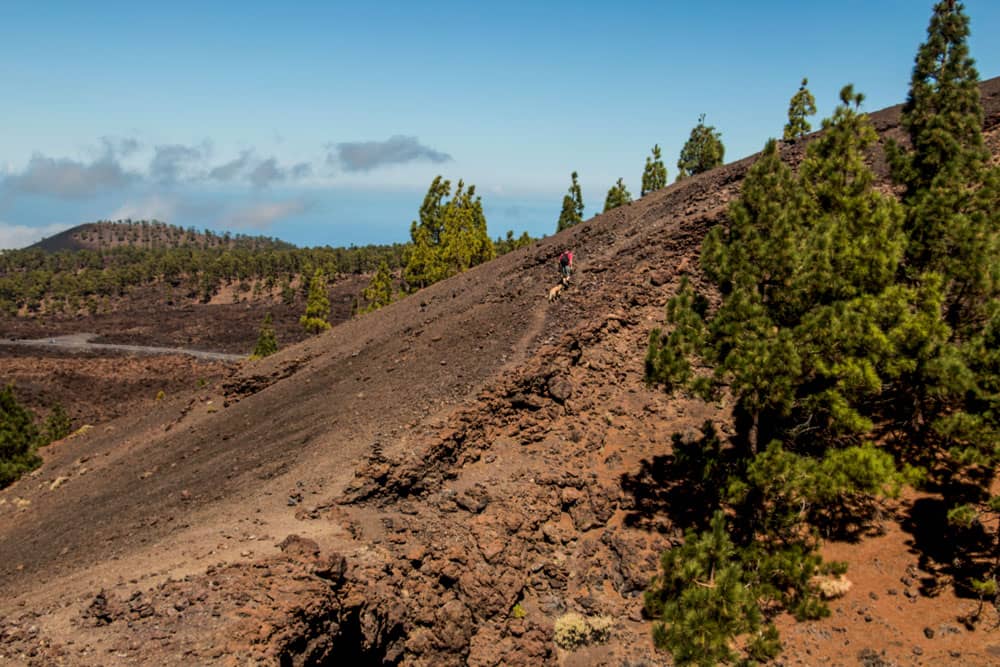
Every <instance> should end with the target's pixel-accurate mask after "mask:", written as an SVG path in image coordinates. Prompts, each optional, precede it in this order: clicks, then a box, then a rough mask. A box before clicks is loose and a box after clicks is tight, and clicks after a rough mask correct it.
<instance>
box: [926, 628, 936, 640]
mask: <svg viewBox="0 0 1000 667" xmlns="http://www.w3.org/2000/svg"><path fill="white" fill-rule="evenodd" d="M924 637H927V638H928V639H934V628H924Z"/></svg>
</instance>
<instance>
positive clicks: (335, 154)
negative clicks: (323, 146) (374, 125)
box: [327, 134, 452, 171]
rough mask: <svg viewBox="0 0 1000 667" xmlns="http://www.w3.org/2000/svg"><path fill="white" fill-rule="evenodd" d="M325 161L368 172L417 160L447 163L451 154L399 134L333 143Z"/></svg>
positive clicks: (345, 168) (350, 169)
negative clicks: (375, 138)
mask: <svg viewBox="0 0 1000 667" xmlns="http://www.w3.org/2000/svg"><path fill="white" fill-rule="evenodd" d="M332 148H333V150H332V151H331V152H330V153H329V154H328V155H327V162H328V163H331V164H334V163H339V164H340V165H341V166H342V167H343V168H344V170H345V171H371V170H372V169H377V168H378V167H384V166H387V165H394V164H405V163H407V162H415V161H418V160H427V161H429V162H433V163H436V164H438V163H442V162H450V161H451V159H452V158H451V156H450V155H448V154H447V153H442V152H440V151H436V150H434V149H433V148H430V147H429V146H424V145H423V144H421V143H420V142H419V141H417V138H416V137H408V136H404V135H401V134H397V135H395V136H392V137H389V138H388V139H387V140H385V141H356V142H346V143H339V144H334V145H333V146H332Z"/></svg>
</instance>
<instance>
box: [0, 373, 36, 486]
mask: <svg viewBox="0 0 1000 667" xmlns="http://www.w3.org/2000/svg"><path fill="white" fill-rule="evenodd" d="M37 441H38V427H37V426H36V425H35V418H34V415H32V414H31V412H29V411H28V410H26V409H25V408H23V407H21V404H20V403H18V402H17V397H16V396H15V395H14V386H13V385H7V386H6V387H4V388H3V389H0V488H3V487H5V486H8V485H9V484H11V483H12V482H14V481H15V480H16V479H17V478H18V477H20V476H21V475H22V474H23V473H25V472H28V471H29V470H33V469H34V468H37V467H38V466H39V464H41V462H42V460H41V457H39V456H38V454H36V453H35V447H36V444H37Z"/></svg>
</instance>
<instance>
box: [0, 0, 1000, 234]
mask: <svg viewBox="0 0 1000 667" xmlns="http://www.w3.org/2000/svg"><path fill="white" fill-rule="evenodd" d="M284 4H285V5H286V6H282V5H280V4H279V3H263V2H253V1H249V0H244V1H242V2H239V3H226V2H213V3H193V2H192V3H188V2H181V1H178V2H171V3H136V2H134V1H133V2H101V3H82V2H47V3H37V2H21V1H20V0H7V1H6V2H4V3H3V5H2V7H0V83H2V86H3V90H4V93H5V94H4V95H3V113H2V115H0V248H4V247H16V246H20V245H25V244H28V243H31V242H33V241H35V240H37V239H38V238H40V237H41V236H43V235H47V234H51V233H54V232H55V231H58V230H59V229H62V228H66V227H69V226H72V225H75V224H78V223H80V222H87V221H92V220H96V219H116V218H123V217H132V218H134V219H139V218H144V217H145V218H154V217H155V218H158V219H160V220H165V221H167V222H171V223H174V224H179V225H183V226H195V227H197V228H199V229H200V228H204V227H209V228H212V229H218V230H224V229H228V230H231V231H235V232H244V233H250V234H258V233H259V234H266V235H271V236H277V237H279V238H282V239H285V240H288V241H291V242H293V243H296V244H300V245H322V244H330V245H345V244H350V243H356V244H362V243H388V242H394V241H405V240H407V238H408V229H409V223H410V221H411V220H412V219H413V218H414V217H416V214H417V210H418V208H419V205H420V201H421V200H422V198H423V194H424V192H425V191H426V189H427V186H428V184H429V183H430V181H431V179H433V177H434V176H435V175H436V174H443V175H444V176H445V177H446V178H449V179H451V180H452V181H457V180H458V179H460V178H461V179H464V180H465V181H466V183H474V184H475V185H476V186H477V191H478V192H479V193H480V194H481V195H482V197H483V203H484V206H485V208H486V213H487V220H488V222H489V225H490V231H491V233H492V234H493V235H494V236H497V235H500V234H502V233H504V232H505V231H506V230H507V229H514V230H515V231H517V232H520V231H524V230H526V231H528V232H530V233H531V234H533V235H536V236H537V235H542V234H549V233H552V231H553V230H554V229H555V221H556V219H557V217H558V214H559V207H560V204H561V200H562V195H563V194H564V193H565V191H566V189H567V187H568V185H569V174H570V172H571V171H573V170H576V171H578V172H579V173H580V180H581V185H582V187H583V194H584V201H585V203H586V206H587V209H586V215H587V216H588V217H589V216H591V215H594V214H596V213H598V212H600V209H601V207H602V205H603V201H604V195H605V194H606V192H607V189H608V188H609V187H610V186H611V185H612V184H613V183H614V182H615V180H616V179H617V178H619V177H623V178H624V179H625V183H626V185H627V186H628V187H629V189H630V190H631V191H632V193H633V195H638V191H639V189H640V187H639V186H640V177H641V173H642V167H643V164H644V162H645V158H646V156H647V155H648V154H649V151H650V148H651V147H652V145H653V144H654V143H658V144H660V146H661V147H662V148H663V153H664V160H665V162H666V163H667V168H668V172H669V178H671V180H672V179H673V176H674V174H675V173H676V165H675V163H676V161H677V154H678V152H679V151H680V148H681V146H682V145H683V143H684V141H685V140H686V138H687V135H688V133H689V132H690V130H691V127H692V126H693V125H694V124H695V123H696V122H697V119H698V116H699V114H701V113H705V114H706V122H707V123H708V124H710V125H714V126H715V127H716V128H717V129H718V130H719V131H720V132H721V133H722V139H723V142H724V143H725V145H726V160H727V161H730V160H735V159H738V158H741V157H744V156H746V155H749V154H751V153H753V152H756V151H757V150H759V149H760V147H761V146H762V145H763V144H764V141H765V140H766V138H767V137H769V136H774V135H778V134H780V132H781V127H782V125H783V124H784V122H785V120H786V111H787V105H788V99H789V97H790V96H791V95H792V94H793V93H794V92H795V90H796V89H797V87H798V84H799V81H800V80H801V78H802V77H803V76H807V77H809V82H810V89H811V90H812V92H813V93H814V95H815V96H816V98H817V102H818V106H819V110H820V115H819V117H822V116H824V115H828V114H829V113H830V112H831V111H832V109H833V106H834V104H835V103H836V100H837V92H838V91H839V90H840V88H841V87H842V86H843V85H844V84H846V83H853V84H854V85H855V87H856V89H858V90H859V91H861V92H864V93H865V94H866V96H867V102H866V108H867V109H869V110H877V109H880V108H882V107H885V106H889V105H892V104H896V103H899V102H902V101H903V100H904V99H905V96H906V91H907V87H908V82H909V75H910V71H911V69H912V65H913V57H914V55H915V53H916V49H917V46H918V45H919V44H920V42H921V41H923V39H924V36H925V33H926V26H927V22H928V19H929V16H930V11H931V7H932V4H933V3H932V2H931V1H930V0H839V1H837V2H818V1H817V2H813V3H803V2H801V0H778V1H774V2H746V0H739V1H736V0H732V1H730V0H718V1H715V2H712V1H706V2H701V3H693V2H676V1H671V0H660V1H659V2H621V3H608V2H606V1H605V2H599V3H598V2H587V1H585V0H578V1H577V2H561V1H560V2H531V3H528V2H525V3H519V2H512V1H509V0H508V1H507V2H492V1H482V2H478V3H457V2H434V1H425V2H380V3H377V4H375V3H364V2H357V1H356V0H354V1H352V2H338V1H335V0H327V1H326V2H316V3H313V2H297V3H284ZM965 6H966V13H967V14H968V15H969V16H970V17H971V19H972V39H971V50H972V55H973V57H974V58H975V59H976V61H977V66H978V69H979V73H980V76H981V77H982V78H983V79H987V78H992V77H994V76H1000V40H997V39H995V35H996V34H998V32H1000V2H996V0H966V2H965ZM990 34H992V35H994V39H991V38H990V37H989V35H990ZM819 117H817V118H816V119H813V120H814V125H818V118H819Z"/></svg>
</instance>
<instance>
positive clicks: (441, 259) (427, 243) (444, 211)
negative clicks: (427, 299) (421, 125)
mask: <svg viewBox="0 0 1000 667" xmlns="http://www.w3.org/2000/svg"><path fill="white" fill-rule="evenodd" d="M449 196H451V183H450V182H449V181H447V180H444V179H443V178H442V177H441V176H437V177H436V178H435V179H434V181H433V182H432V183H431V186H430V188H429V189H428V191H427V195H426V196H425V197H424V203H423V205H422V206H421V207H420V221H419V222H417V221H414V222H413V223H412V224H411V225H410V238H411V241H412V244H411V247H410V252H409V257H408V260H407V263H406V268H405V269H404V270H403V278H404V280H405V281H406V283H407V285H408V286H409V287H410V289H413V290H416V289H421V288H423V287H426V286H428V285H431V284H433V283H436V282H437V281H439V280H443V279H445V278H448V277H449V276H453V275H455V274H456V273H461V272H462V271H465V270H467V269H469V268H471V267H473V266H476V265H477V264H481V263H483V262H487V261H489V260H491V259H493V258H494V257H495V256H496V249H495V247H494V245H493V241H492V240H491V239H490V237H489V232H488V231H487V227H486V216H485V214H484V213H483V203H482V200H481V198H480V197H478V196H477V195H476V187H475V186H474V185H471V186H469V187H468V188H466V187H465V183H463V182H462V181H459V182H458V186H457V188H456V189H455V194H454V196H451V199H447V198H448V197H449Z"/></svg>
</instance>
